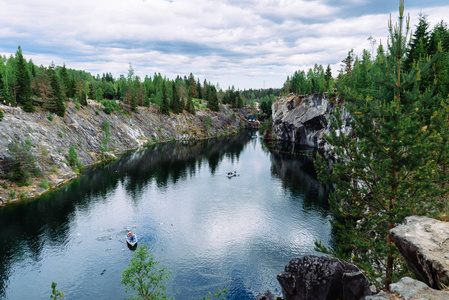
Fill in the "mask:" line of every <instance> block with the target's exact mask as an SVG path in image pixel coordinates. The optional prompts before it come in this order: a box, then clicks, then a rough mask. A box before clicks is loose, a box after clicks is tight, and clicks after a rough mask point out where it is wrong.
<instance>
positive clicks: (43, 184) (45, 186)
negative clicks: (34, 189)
mask: <svg viewBox="0 0 449 300" xmlns="http://www.w3.org/2000/svg"><path fill="white" fill-rule="evenodd" d="M39 186H40V187H41V188H43V189H49V188H51V184H50V181H48V179H47V178H42V180H41V182H40V183H39Z"/></svg>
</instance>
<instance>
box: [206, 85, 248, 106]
mask: <svg viewBox="0 0 449 300" xmlns="http://www.w3.org/2000/svg"><path fill="white" fill-rule="evenodd" d="M239 95H240V94H239ZM240 100H241V99H240ZM242 106H243V105H242ZM207 107H208V108H209V109H210V110H213V111H219V110H220V106H219V105H218V97H217V90H216V89H215V86H213V85H209V87H208V93H207Z"/></svg>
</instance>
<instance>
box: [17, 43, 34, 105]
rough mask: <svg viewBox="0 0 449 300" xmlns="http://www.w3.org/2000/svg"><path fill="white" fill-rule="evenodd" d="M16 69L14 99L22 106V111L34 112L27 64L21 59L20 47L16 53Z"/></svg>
mask: <svg viewBox="0 0 449 300" xmlns="http://www.w3.org/2000/svg"><path fill="white" fill-rule="evenodd" d="M15 58H16V69H15V75H16V79H17V87H16V99H17V103H19V104H20V105H23V110H24V111H27V112H33V111H35V108H34V105H33V102H32V101H31V95H32V93H33V92H32V90H31V79H30V74H29V73H28V68H27V62H26V60H25V59H24V58H23V54H22V49H21V48H20V46H19V47H18V49H17V52H16V56H15Z"/></svg>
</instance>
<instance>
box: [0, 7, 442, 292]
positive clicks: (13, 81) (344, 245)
mask: <svg viewBox="0 0 449 300" xmlns="http://www.w3.org/2000/svg"><path fill="white" fill-rule="evenodd" d="M387 30H388V34H389V35H388V40H386V41H379V42H376V41H375V40H374V39H373V38H372V37H369V38H368V40H369V41H370V42H371V45H372V48H371V49H369V50H364V51H363V53H362V54H361V55H360V56H357V55H355V53H354V50H349V51H348V54H347V56H346V57H345V58H344V59H343V60H342V62H341V69H340V70H339V71H338V76H337V77H333V76H332V70H331V68H330V65H328V66H327V67H326V68H324V67H323V66H322V65H318V64H316V65H315V66H314V67H313V68H311V69H309V70H308V71H307V72H305V71H303V70H298V71H296V72H295V73H294V74H293V75H291V76H289V77H287V80H286V81H285V83H284V85H283V87H282V88H281V89H263V90H245V91H239V90H235V88H234V87H229V88H228V89H227V90H225V91H223V90H222V89H220V88H218V87H217V86H216V85H214V84H211V83H210V82H208V81H207V80H206V79H205V80H204V81H203V82H200V80H199V79H195V77H194V75H193V74H192V73H191V74H190V75H189V76H184V77H180V76H178V77H177V78H175V79H173V80H171V79H168V78H167V77H163V76H162V75H161V74H154V75H153V76H151V77H150V76H145V78H143V79H142V78H139V77H138V76H136V75H135V74H134V70H133V67H132V66H131V65H130V66H129V70H128V75H127V76H126V77H125V76H120V77H119V78H114V77H113V76H112V74H111V73H104V74H103V75H102V76H100V75H97V76H92V75H91V74H90V73H88V72H85V71H80V70H73V69H70V68H66V66H65V65H63V66H55V65H54V64H52V65H50V66H48V67H46V66H42V65H41V66H36V65H35V64H34V62H33V61H32V60H29V61H27V60H26V59H25V58H24V56H23V54H22V49H21V47H20V46H19V47H18V49H17V52H16V53H15V55H14V56H10V57H9V58H7V57H5V56H3V57H1V56H0V101H1V102H2V103H4V104H10V105H18V106H20V107H22V108H23V110H24V111H27V112H33V111H34V110H35V109H36V107H42V108H44V109H47V110H48V111H49V112H51V113H55V114H57V115H59V116H64V114H65V107H64V102H65V101H67V99H72V100H75V101H78V102H79V104H80V105H81V106H83V105H87V102H86V99H87V98H90V99H95V100H97V101H101V103H102V104H103V105H104V109H105V112H108V113H111V112H112V111H114V110H115V109H116V105H117V101H118V102H120V103H121V104H122V105H124V106H125V107H128V108H129V110H130V111H137V108H138V107H139V106H141V107H145V106H149V105H151V104H153V105H156V107H157V108H158V109H159V110H160V112H161V113H163V114H170V113H175V114H177V113H182V112H185V111H186V112H188V113H195V106H197V107H198V106H199V105H201V104H199V103H198V101H196V100H197V99H204V100H206V101H207V104H206V105H207V108H209V109H211V110H214V111H217V110H219V104H229V105H231V106H232V107H235V108H241V107H243V106H244V105H253V104H254V103H255V102H257V101H258V102H260V103H261V106H260V107H261V109H262V110H263V111H264V112H265V113H266V114H270V113H271V103H272V101H273V99H274V98H275V96H277V95H279V94H280V93H283V94H290V93H295V94H311V93H325V92H326V93H328V95H330V96H336V99H337V101H336V103H335V108H334V111H333V113H334V117H333V123H332V126H333V129H334V130H333V132H332V134H331V135H330V136H328V137H327V141H328V142H329V144H330V145H331V146H332V149H333V156H332V158H331V159H330V160H331V162H330V163H329V159H328V158H327V159H324V158H323V157H318V158H317V160H316V162H315V166H316V168H317V173H318V176H319V178H320V180H321V181H323V182H325V183H327V184H329V185H331V186H332V187H333V191H332V193H331V196H330V199H329V203H330V206H331V209H332V213H333V215H334V219H333V221H332V222H333V225H334V227H335V228H336V229H337V231H336V232H337V234H336V237H335V242H334V245H333V246H332V247H330V248H325V247H324V246H323V245H322V244H321V243H320V242H317V243H316V247H317V249H319V250H320V251H322V252H327V253H332V254H334V255H335V256H337V257H339V258H342V259H344V260H346V261H350V262H353V263H355V264H356V265H357V266H359V267H360V268H362V269H364V270H365V271H366V273H367V274H368V276H369V277H370V278H371V279H373V280H374V282H380V283H381V285H382V286H383V287H384V288H385V289H388V288H389V285H390V283H392V282H395V281H397V280H398V279H399V278H401V277H403V276H404V275H408V274H410V271H409V270H408V269H407V266H406V264H405V261H404V259H403V258H402V256H401V255H400V254H399V251H398V249H397V247H396V246H395V245H394V244H393V242H392V241H391V239H390V236H389V231H390V230H391V229H392V228H394V227H396V226H397V225H399V224H401V223H402V222H403V221H404V219H405V217H407V216H410V215H422V216H431V217H435V216H436V217H439V218H443V219H447V216H446V215H445V214H446V213H447V212H449V208H448V205H447V193H448V187H449V184H448V180H449V177H448V175H449V171H448V167H447V165H448V164H449V124H448V115H449V29H448V26H447V24H446V23H445V22H444V21H441V22H439V23H438V24H436V25H434V26H433V28H431V26H430V23H429V22H428V16H426V15H423V14H422V15H420V17H419V20H418V24H417V25H416V26H415V28H411V26H410V19H409V17H408V16H407V14H406V13H405V9H404V1H403V0H401V1H400V8H399V13H398V17H397V19H394V17H392V19H391V20H389V22H388V27H387ZM346 115H349V116H350V117H344V116H346ZM1 117H2V114H1V111H0V120H1ZM347 126H350V127H351V130H350V134H345V133H344V132H345V130H342V129H343V128H344V127H347Z"/></svg>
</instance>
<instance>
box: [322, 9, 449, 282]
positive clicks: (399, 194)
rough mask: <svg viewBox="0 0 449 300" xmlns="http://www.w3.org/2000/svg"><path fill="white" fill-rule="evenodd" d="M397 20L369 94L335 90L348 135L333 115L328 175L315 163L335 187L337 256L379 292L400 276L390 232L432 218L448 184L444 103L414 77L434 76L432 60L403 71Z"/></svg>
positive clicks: (372, 71)
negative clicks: (417, 218)
mask: <svg viewBox="0 0 449 300" xmlns="http://www.w3.org/2000/svg"><path fill="white" fill-rule="evenodd" d="M401 5H403V2H402V1H401ZM398 20H399V22H398V24H396V25H395V26H393V25H392V22H391V21H390V28H389V30H390V39H389V41H390V42H389V47H388V51H387V52H386V53H383V52H381V51H379V52H378V56H377V58H376V61H374V62H373V65H372V66H371V67H370V68H369V69H367V74H368V76H369V80H368V82H369V88H363V87H356V86H352V83H351V82H350V81H349V83H348V84H347V86H344V87H343V88H342V89H341V90H342V93H341V94H342V97H343V98H344V103H345V108H346V109H347V111H348V113H349V114H350V115H351V118H350V120H349V122H350V124H351V127H352V129H353V132H351V133H349V134H345V133H344V131H343V130H342V129H344V125H345V123H346V122H348V120H343V119H342V114H341V111H339V110H336V111H335V114H334V115H335V120H333V121H332V127H333V128H334V130H333V132H332V133H331V134H330V135H329V136H328V137H327V138H326V140H327V141H328V142H329V143H330V144H331V145H332V146H333V150H334V153H335V162H334V163H333V164H332V170H331V172H330V173H329V172H327V169H328V168H327V165H326V164H325V162H324V160H323V159H321V158H319V159H317V162H316V165H317V171H318V173H319V178H320V179H321V180H324V181H325V180H327V182H330V183H332V184H334V186H335V190H334V192H333V193H332V195H331V197H330V200H329V201H330V204H331V208H332V210H333V212H334V216H335V222H334V223H333V224H334V226H335V227H336V228H338V230H337V236H336V245H337V247H336V249H335V252H336V254H337V255H338V256H340V257H342V258H346V259H349V260H350V261H352V262H354V263H356V264H357V265H358V266H360V267H361V268H363V269H365V271H366V272H367V275H368V276H369V277H370V278H371V279H376V278H379V279H381V280H382V282H384V283H385V287H386V288H388V285H389V283H390V282H392V280H394V279H395V278H396V276H399V275H402V274H403V273H404V272H407V269H406V268H405V264H404V263H403V259H402V258H401V256H400V255H399V252H398V250H397V249H396V247H395V246H394V244H393V243H392V242H391V241H390V239H389V231H390V229H391V228H393V227H395V226H396V225H397V224H399V223H401V222H403V220H404V218H405V217H406V216H409V215H433V214H434V213H435V212H436V210H437V209H438V205H439V203H440V202H439V196H440V195H443V194H445V193H446V192H447V188H445V185H444V184H443V183H444V182H446V181H447V179H448V178H447V174H445V173H446V172H441V171H439V170H442V169H443V166H445V165H446V164H447V163H448V152H449V151H448V141H449V135H448V131H449V130H448V124H447V118H446V117H445V116H447V114H446V113H442V112H441V111H444V112H447V109H448V107H449V103H448V100H447V99H439V98H438V97H437V96H436V95H435V93H434V91H435V86H433V85H430V86H427V87H426V89H422V88H420V87H421V86H420V85H421V84H422V81H423V80H421V79H422V78H427V77H428V76H429V73H432V72H434V71H435V70H434V67H435V61H436V60H437V58H438V55H435V56H433V57H431V58H430V59H426V60H425V61H424V60H422V61H418V62H417V63H415V64H413V66H412V67H411V69H410V70H409V71H407V72H405V71H404V69H403V63H404V58H405V56H406V50H407V47H406V45H407V35H408V27H407V25H406V24H404V17H403V12H401V13H400V15H399V19H398ZM406 23H408V20H406ZM404 26H405V27H406V28H405V30H404ZM356 70H357V68H354V69H353V71H352V75H353V76H356V74H357V72H355V71H356ZM357 76H358V75H357ZM357 79H360V76H358V77H357ZM343 83H345V82H343ZM367 84H368V83H367Z"/></svg>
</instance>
